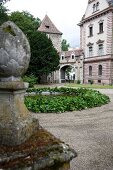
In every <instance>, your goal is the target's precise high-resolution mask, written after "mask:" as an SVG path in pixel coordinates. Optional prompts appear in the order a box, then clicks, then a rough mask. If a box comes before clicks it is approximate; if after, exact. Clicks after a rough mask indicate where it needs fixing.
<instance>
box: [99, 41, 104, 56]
mask: <svg viewBox="0 0 113 170" xmlns="http://www.w3.org/2000/svg"><path fill="white" fill-rule="evenodd" d="M98 55H99V56H102V55H104V45H103V44H98Z"/></svg>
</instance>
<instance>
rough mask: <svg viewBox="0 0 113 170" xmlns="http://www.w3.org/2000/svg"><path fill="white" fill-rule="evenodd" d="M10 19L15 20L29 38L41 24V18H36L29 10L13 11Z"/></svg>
mask: <svg viewBox="0 0 113 170" xmlns="http://www.w3.org/2000/svg"><path fill="white" fill-rule="evenodd" d="M10 20H11V21H13V22H14V23H15V24H16V25H17V26H18V27H19V28H20V29H21V30H22V31H23V32H24V33H25V34H26V35H27V36H28V38H29V36H30V35H29V34H31V33H32V32H34V31H36V30H37V29H38V27H39V25H40V19H39V18H34V16H33V15H32V14H30V13H29V12H27V11H23V12H19V11H15V12H12V13H11V15H10Z"/></svg>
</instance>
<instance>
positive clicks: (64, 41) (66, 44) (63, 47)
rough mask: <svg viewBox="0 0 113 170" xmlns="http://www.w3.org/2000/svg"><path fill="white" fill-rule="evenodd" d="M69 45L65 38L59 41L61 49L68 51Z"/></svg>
mask: <svg viewBox="0 0 113 170" xmlns="http://www.w3.org/2000/svg"><path fill="white" fill-rule="evenodd" d="M69 47H70V45H69V44H68V43H67V40H65V39H63V40H62V43H61V48H62V51H68V48H69Z"/></svg>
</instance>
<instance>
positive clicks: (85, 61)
mask: <svg viewBox="0 0 113 170" xmlns="http://www.w3.org/2000/svg"><path fill="white" fill-rule="evenodd" d="M99 61H113V58H112V57H109V58H98V57H95V59H94V58H92V59H90V60H86V58H85V60H84V63H92V62H96V63H97V62H99Z"/></svg>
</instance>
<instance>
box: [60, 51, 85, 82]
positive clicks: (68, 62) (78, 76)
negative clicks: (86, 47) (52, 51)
mask: <svg viewBox="0 0 113 170" xmlns="http://www.w3.org/2000/svg"><path fill="white" fill-rule="evenodd" d="M68 68H70V71H69V73H68V75H67V74H66V70H67V69H68ZM66 81H72V82H77V81H79V82H80V83H83V51H82V50H81V49H75V50H70V51H62V52H61V53H60V69H59V83H63V82H66Z"/></svg>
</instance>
